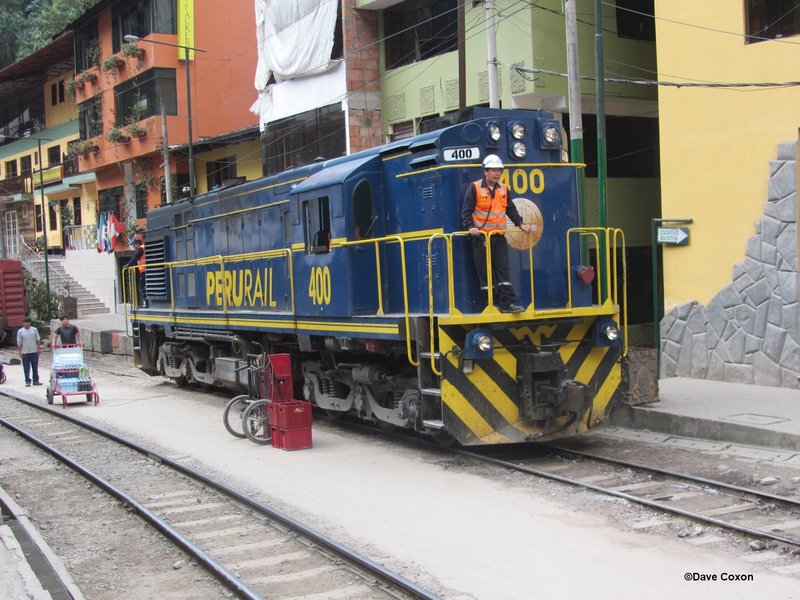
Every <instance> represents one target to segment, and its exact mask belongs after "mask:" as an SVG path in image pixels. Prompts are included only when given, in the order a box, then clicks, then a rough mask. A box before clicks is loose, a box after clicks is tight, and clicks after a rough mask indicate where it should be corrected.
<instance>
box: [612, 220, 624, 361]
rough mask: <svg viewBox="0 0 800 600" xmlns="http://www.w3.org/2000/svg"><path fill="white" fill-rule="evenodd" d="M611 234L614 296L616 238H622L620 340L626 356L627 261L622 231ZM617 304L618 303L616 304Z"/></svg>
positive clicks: (615, 283)
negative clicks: (621, 339)
mask: <svg viewBox="0 0 800 600" xmlns="http://www.w3.org/2000/svg"><path fill="white" fill-rule="evenodd" d="M611 232H612V238H611V241H612V245H613V248H614V262H615V266H614V293H615V294H616V290H617V277H616V276H617V269H616V257H617V238H620V237H621V238H622V252H621V254H622V276H623V281H622V338H623V347H622V355H623V356H626V355H627V354H628V285H627V278H628V263H627V259H626V258H625V232H624V231H622V229H619V228H615V229H612V230H611ZM617 304H619V302H617Z"/></svg>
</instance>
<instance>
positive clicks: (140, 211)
mask: <svg viewBox="0 0 800 600" xmlns="http://www.w3.org/2000/svg"><path fill="white" fill-rule="evenodd" d="M135 209H136V215H135V218H137V219H144V217H145V215H146V214H147V184H146V183H139V184H137V185H136V205H135Z"/></svg>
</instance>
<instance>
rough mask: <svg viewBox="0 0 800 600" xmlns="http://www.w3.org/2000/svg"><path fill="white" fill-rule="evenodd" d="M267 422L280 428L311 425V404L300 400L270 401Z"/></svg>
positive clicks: (298, 427)
mask: <svg viewBox="0 0 800 600" xmlns="http://www.w3.org/2000/svg"><path fill="white" fill-rule="evenodd" d="M267 408H268V410H269V423H270V425H271V426H274V427H279V428H281V429H301V428H304V427H311V422H312V418H311V404H310V403H309V402H303V401H301V400H293V401H292V402H270V403H269V405H268V407H267Z"/></svg>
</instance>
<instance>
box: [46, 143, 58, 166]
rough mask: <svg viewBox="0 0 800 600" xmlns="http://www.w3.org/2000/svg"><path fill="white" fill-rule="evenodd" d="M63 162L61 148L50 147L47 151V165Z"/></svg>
mask: <svg viewBox="0 0 800 600" xmlns="http://www.w3.org/2000/svg"><path fill="white" fill-rule="evenodd" d="M60 162H61V146H58V145H56V146H50V147H49V148H48V149H47V164H48V166H50V165H57V164H58V163H60Z"/></svg>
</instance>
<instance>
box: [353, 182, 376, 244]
mask: <svg viewBox="0 0 800 600" xmlns="http://www.w3.org/2000/svg"><path fill="white" fill-rule="evenodd" d="M377 219H378V217H377V215H375V214H373V208H372V186H371V185H370V183H369V181H361V182H359V184H358V185H357V186H356V189H355V190H354V191H353V239H355V240H365V239H367V238H370V237H372V236H373V235H374V234H375V221H376V220H377Z"/></svg>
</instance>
